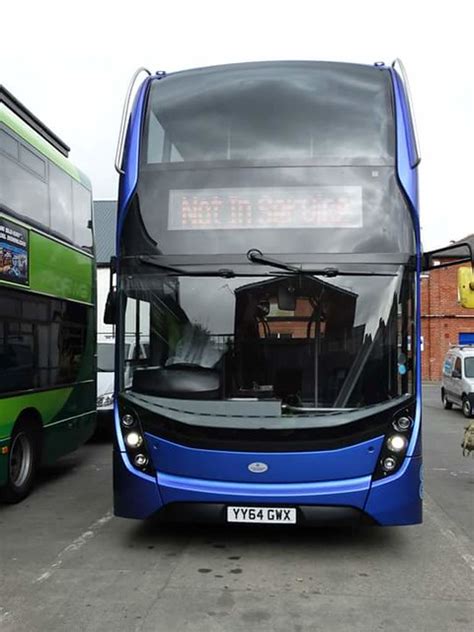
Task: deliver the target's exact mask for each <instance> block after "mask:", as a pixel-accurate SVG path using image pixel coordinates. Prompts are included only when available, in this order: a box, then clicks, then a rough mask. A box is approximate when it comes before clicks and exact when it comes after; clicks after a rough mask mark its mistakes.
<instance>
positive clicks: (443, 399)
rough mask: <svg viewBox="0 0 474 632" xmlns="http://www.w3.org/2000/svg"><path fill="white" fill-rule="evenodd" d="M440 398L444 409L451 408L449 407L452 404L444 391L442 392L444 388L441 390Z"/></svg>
mask: <svg viewBox="0 0 474 632" xmlns="http://www.w3.org/2000/svg"><path fill="white" fill-rule="evenodd" d="M441 400H442V402H443V406H444V409H445V410H451V408H452V407H453V404H452V402H450V401H449V399H448V398H447V397H446V393H445V392H444V389H443V390H442V391H441Z"/></svg>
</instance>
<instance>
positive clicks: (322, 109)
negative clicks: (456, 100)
mask: <svg viewBox="0 0 474 632" xmlns="http://www.w3.org/2000/svg"><path fill="white" fill-rule="evenodd" d="M394 165H395V125H394V116H393V105H392V84H391V78H390V74H389V72H388V70H387V69H379V68H375V67H369V66H359V65H354V64H340V63H320V62H318V63H316V62H280V63H253V64H236V65H231V66H219V67H214V68H204V69H198V70H192V71H186V72H181V73H176V74H172V75H170V76H167V77H165V78H163V79H159V80H158V79H157V80H155V81H153V82H152V84H151V87H150V93H149V98H148V108H147V114H146V121H145V128H144V140H143V142H142V147H141V166H140V177H139V184H138V195H137V201H138V205H137V212H138V213H139V215H140V217H141V221H139V222H137V224H136V229H135V231H134V232H135V235H134V240H133V243H131V241H130V239H129V238H128V240H127V241H128V243H127V244H125V245H124V247H125V250H126V252H127V254H136V253H137V252H139V251H141V252H143V251H146V252H150V250H153V251H154V253H155V254H164V255H169V254H196V255H222V254H241V253H245V252H246V251H247V250H248V249H249V248H250V247H258V248H260V249H261V250H262V251H266V252H273V253H295V252H299V253H312V252H319V253H321V252H328V253H329V252H330V253H340V252H343V253H352V252H361V253H396V252H398V253H400V252H402V253H411V252H413V249H414V244H413V228H412V224H411V218H410V215H409V212H408V209H407V207H406V203H405V201H404V199H403V196H402V194H401V192H400V190H399V187H398V184H397V180H396V175H395V166H394ZM150 238H151V240H150Z"/></svg>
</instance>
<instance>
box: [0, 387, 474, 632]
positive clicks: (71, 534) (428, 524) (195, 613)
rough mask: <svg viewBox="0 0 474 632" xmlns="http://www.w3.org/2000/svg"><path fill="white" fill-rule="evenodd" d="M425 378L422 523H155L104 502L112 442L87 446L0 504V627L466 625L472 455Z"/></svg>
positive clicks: (333, 630) (473, 566)
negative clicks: (11, 502) (324, 526)
mask: <svg viewBox="0 0 474 632" xmlns="http://www.w3.org/2000/svg"><path fill="white" fill-rule="evenodd" d="M438 390H439V389H438V388H437V387H436V386H431V385H430V386H427V387H426V388H425V416H424V424H425V425H424V429H425V430H424V449H425V469H426V491H427V498H426V502H425V521H424V524H423V526H415V527H403V528H385V529H382V528H364V529H362V530H360V531H351V530H343V529H332V530H322V531H321V530H296V529H291V528H284V529H283V528H249V527H229V528H222V527H219V528H217V527H193V526H186V527H180V528H177V527H163V526H159V525H157V524H156V523H154V522H152V521H148V522H135V521H127V520H123V519H118V518H113V517H112V514H111V506H112V500H111V495H112V490H111V458H110V457H111V447H110V444H109V443H107V442H101V443H100V442H96V443H92V444H88V445H87V446H84V447H83V448H82V449H81V450H79V451H78V452H77V453H75V454H73V455H71V456H68V457H67V458H64V459H62V460H61V461H60V462H59V463H58V464H57V465H56V466H55V467H53V468H50V469H48V470H47V471H46V472H45V473H44V474H43V475H42V480H41V482H40V484H39V485H38V487H37V489H36V490H35V492H34V493H33V494H32V496H31V497H30V498H29V499H27V500H26V501H25V502H24V503H23V504H21V505H17V506H1V507H0V630H1V631H2V632H4V631H5V632H9V631H10V630H11V631H13V630H14V631H15V632H22V631H25V632H26V631H28V632H30V631H36V630H41V631H48V632H55V631H66V630H67V631H68V632H69V631H70V632H74V631H76V630H77V631H92V630H94V631H95V630H97V631H98V630H100V631H106V632H108V631H115V630H117V631H121V630H126V631H129V630H141V631H174V630H176V631H179V632H184V631H188V630H189V631H191V630H192V631H196V632H198V631H205V632H214V631H216V632H217V631H221V630H222V631H224V630H225V631H226V632H229V631H232V632H233V631H234V630H235V631H239V632H240V631H244V630H245V631H249V630H262V631H265V632H267V631H268V632H270V631H272V632H273V631H277V632H280V631H281V632H283V631H284V632H287V631H290V632H302V631H305V630H311V631H319V630H321V631H324V632H340V631H341V632H342V631H344V632H346V631H348V630H351V631H352V630H354V631H364V632H369V631H370V632H372V631H379V630H387V631H390V632H396V631H403V632H411V631H416V632H418V631H420V632H421V631H429V632H438V631H439V632H448V631H449V632H455V631H458V630H459V631H463V630H470V629H472V624H473V621H474V605H473V600H472V588H473V573H474V555H473V553H474V552H473V549H472V543H473V533H474V515H473V511H472V506H473V490H474V458H463V457H462V456H461V449H460V445H459V444H460V441H461V435H462V430H463V427H464V425H465V420H464V418H463V417H462V414H461V413H460V412H459V411H456V410H453V411H443V410H442V408H441V405H440V402H439V393H438Z"/></svg>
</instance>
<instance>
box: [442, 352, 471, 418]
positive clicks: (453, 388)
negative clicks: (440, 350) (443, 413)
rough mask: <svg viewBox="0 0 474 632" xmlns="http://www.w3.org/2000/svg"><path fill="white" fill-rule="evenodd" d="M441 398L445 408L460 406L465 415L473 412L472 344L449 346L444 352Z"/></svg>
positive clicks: (469, 415)
mask: <svg viewBox="0 0 474 632" xmlns="http://www.w3.org/2000/svg"><path fill="white" fill-rule="evenodd" d="M441 399H442V400H443V405H444V407H445V408H446V409H447V410H450V409H451V408H452V407H453V404H455V405H456V406H460V407H461V408H462V412H463V413H464V416H465V417H472V415H473V412H474V345H460V346H456V347H451V348H450V349H449V351H448V353H447V354H446V358H445V360H444V365H443V378H442V382H441Z"/></svg>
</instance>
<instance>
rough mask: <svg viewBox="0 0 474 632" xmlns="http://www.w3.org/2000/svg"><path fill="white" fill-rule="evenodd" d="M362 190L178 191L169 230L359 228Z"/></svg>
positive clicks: (173, 197)
mask: <svg viewBox="0 0 474 632" xmlns="http://www.w3.org/2000/svg"><path fill="white" fill-rule="evenodd" d="M361 226H362V187H359V186H314V187H285V188H281V187H260V188H243V189H173V190H171V191H170V201H169V213H168V230H232V229H238V230H241V229H258V228H267V229H268V228H360V227H361Z"/></svg>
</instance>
